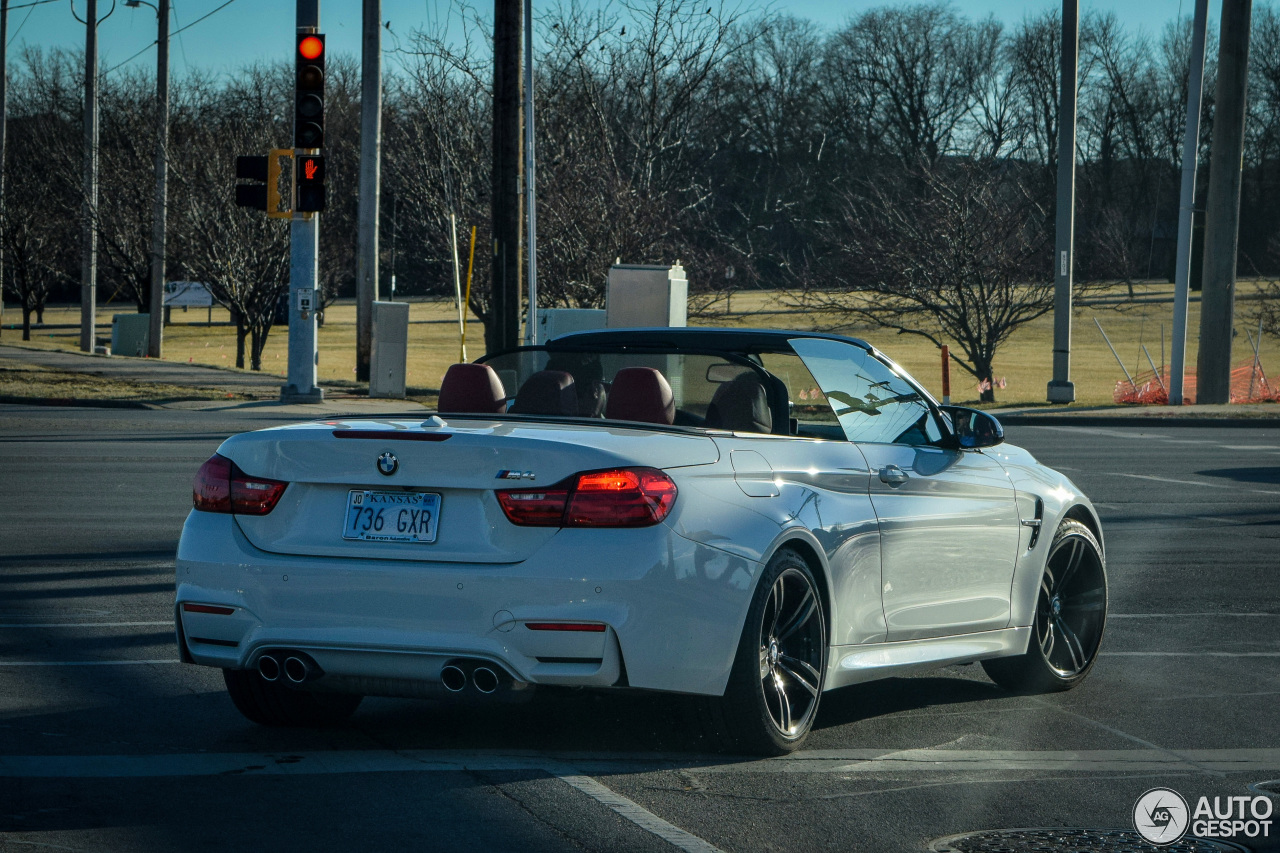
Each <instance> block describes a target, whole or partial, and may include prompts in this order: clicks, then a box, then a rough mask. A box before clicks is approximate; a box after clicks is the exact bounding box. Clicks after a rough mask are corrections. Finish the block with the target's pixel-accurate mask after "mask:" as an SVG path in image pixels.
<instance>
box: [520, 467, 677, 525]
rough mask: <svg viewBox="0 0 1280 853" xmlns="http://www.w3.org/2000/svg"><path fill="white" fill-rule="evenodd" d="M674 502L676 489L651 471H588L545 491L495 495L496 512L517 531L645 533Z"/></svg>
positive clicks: (663, 477)
mask: <svg viewBox="0 0 1280 853" xmlns="http://www.w3.org/2000/svg"><path fill="white" fill-rule="evenodd" d="M675 502H676V484H675V483H674V482H673V481H672V480H671V478H670V477H668V476H667V475H666V474H664V473H662V472H661V471H659V470H658V469H657V468H615V469H613V470H609V471H588V472H586V473H582V474H575V475H574V476H572V477H569V478H568V479H566V480H562V481H561V482H559V483H556V484H555V485H553V486H549V487H547V488H545V489H511V490H505V491H499V492H498V503H499V504H501V505H502V511H503V512H504V513H506V515H507V518H508V519H509V520H510V521H511V523H512V524H518V525H520V526H522V527H648V526H650V525H653V524H657V523H658V522H660V521H662V520H663V519H664V518H666V517H667V515H668V514H670V512H671V507H672V506H673V505H674V504H675Z"/></svg>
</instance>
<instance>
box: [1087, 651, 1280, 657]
mask: <svg viewBox="0 0 1280 853" xmlns="http://www.w3.org/2000/svg"><path fill="white" fill-rule="evenodd" d="M1098 654H1099V655H1100V656H1101V657H1109V658H1115V657H1129V658H1150V657H1158V658H1280V652H1098Z"/></svg>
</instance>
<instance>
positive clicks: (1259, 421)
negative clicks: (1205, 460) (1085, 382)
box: [996, 415, 1280, 429]
mask: <svg viewBox="0 0 1280 853" xmlns="http://www.w3.org/2000/svg"><path fill="white" fill-rule="evenodd" d="M996 419H997V420H999V421H1000V423H1001V424H1003V425H1005V426H1078V427H1117V426H1119V427H1124V426H1140V427H1233V428H1239V427H1251V428H1254V429H1280V418H1267V417H1262V418H1213V417H1204V418H1195V417H1159V416H1155V415H1146V416H1143V415H1134V416H1130V417H1123V416H1117V415H1007V416H1003V417H1002V416H1000V415H996Z"/></svg>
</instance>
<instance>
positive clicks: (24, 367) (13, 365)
mask: <svg viewBox="0 0 1280 853" xmlns="http://www.w3.org/2000/svg"><path fill="white" fill-rule="evenodd" d="M228 398H230V399H233V400H244V399H248V398H246V397H243V396H241V395H239V394H228V393H227V392H226V391H222V390H219V389H217V388H193V387H191V386H189V385H169V384H166V383H163V382H128V381H125V380H120V379H108V378H106V377H102V376H92V375H89V374H85V373H72V372H69V371H63V370H55V369H53V368H48V367H42V366H40V365H34V364H27V363H26V362H21V361H16V360H14V359H7V358H0V399H3V400H6V401H9V402H13V401H20V400H31V401H36V400H39V401H42V402H75V401H92V400H131V401H135V402H151V403H155V402H162V401H166V400H193V399H195V400H226V399H228Z"/></svg>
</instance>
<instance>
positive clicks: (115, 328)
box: [111, 314, 151, 358]
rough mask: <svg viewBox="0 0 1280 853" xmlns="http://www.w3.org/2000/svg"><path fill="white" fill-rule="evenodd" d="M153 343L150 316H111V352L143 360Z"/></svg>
mask: <svg viewBox="0 0 1280 853" xmlns="http://www.w3.org/2000/svg"><path fill="white" fill-rule="evenodd" d="M150 342H151V315H150V314H113V315H111V352H112V353H113V354H114V355H132V356H136V357H138V358H142V357H143V356H144V355H146V354H147V349H148V346H147V345H148V344H149V343H150Z"/></svg>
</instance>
